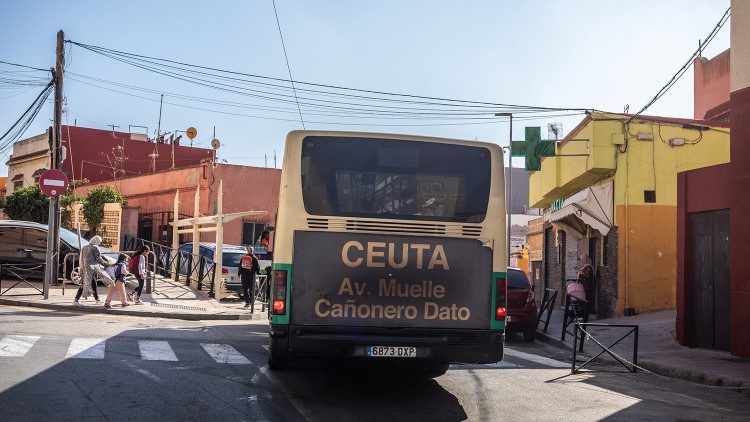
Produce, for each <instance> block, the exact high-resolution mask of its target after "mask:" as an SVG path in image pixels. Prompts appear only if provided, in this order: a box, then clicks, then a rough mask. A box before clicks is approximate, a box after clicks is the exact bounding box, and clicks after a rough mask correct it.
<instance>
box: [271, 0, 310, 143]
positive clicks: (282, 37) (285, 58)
mask: <svg viewBox="0 0 750 422" xmlns="http://www.w3.org/2000/svg"><path fill="white" fill-rule="evenodd" d="M271 3H273V14H274V15H275V16H276V27H278V28H279V38H281V48H282V49H283V50H284V60H286V69H287V70H288V71H289V81H290V83H291V84H292V91H293V92H294V101H295V102H296V103H297V111H298V112H299V121H300V122H301V123H302V129H305V119H303V118H302V109H300V108H299V99H298V98H297V90H296V89H294V77H292V67H291V66H289V56H287V54H286V44H284V34H282V33H281V23H279V13H278V12H277V11H276V0H271Z"/></svg>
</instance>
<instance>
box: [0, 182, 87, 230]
mask: <svg viewBox="0 0 750 422" xmlns="http://www.w3.org/2000/svg"><path fill="white" fill-rule="evenodd" d="M77 200H78V197H77V196H75V195H73V193H72V192H71V191H70V190H67V191H65V193H64V194H63V195H61V196H60V222H61V224H62V225H63V226H66V227H67V226H70V217H71V214H72V211H73V210H72V207H71V205H72V204H73V202H75V201H77ZM0 208H1V209H3V211H5V214H6V215H7V216H8V218H10V219H12V220H24V221H33V222H36V223H42V224H47V219H48V218H49V198H48V197H47V196H46V195H45V194H44V192H42V190H41V189H40V188H39V185H33V186H27V187H25V188H21V189H17V190H15V191H13V193H11V194H10V195H8V196H7V197H6V198H5V201H3V203H1V204H0Z"/></svg>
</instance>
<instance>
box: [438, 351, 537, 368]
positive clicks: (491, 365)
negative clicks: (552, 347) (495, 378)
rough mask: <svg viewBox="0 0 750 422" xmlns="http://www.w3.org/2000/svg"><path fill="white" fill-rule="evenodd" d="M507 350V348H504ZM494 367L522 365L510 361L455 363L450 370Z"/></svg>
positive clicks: (519, 366)
mask: <svg viewBox="0 0 750 422" xmlns="http://www.w3.org/2000/svg"><path fill="white" fill-rule="evenodd" d="M506 350H507V349H506ZM467 368H468V369H490V368H492V369H495V368H523V366H521V365H518V364H515V363H510V362H506V361H502V362H498V363H487V364H479V365H471V364H455V365H451V366H450V369H451V370H461V369H467Z"/></svg>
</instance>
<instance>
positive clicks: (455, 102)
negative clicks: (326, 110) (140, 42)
mask: <svg viewBox="0 0 750 422" xmlns="http://www.w3.org/2000/svg"><path fill="white" fill-rule="evenodd" d="M66 42H69V43H72V44H74V45H76V46H79V47H81V48H84V49H86V50H89V51H91V52H94V53H97V54H100V55H103V56H106V57H109V58H112V59H114V60H119V61H125V60H124V59H123V58H122V57H120V56H126V57H132V58H137V59H140V60H144V59H146V60H155V61H160V62H164V63H170V64H173V65H179V66H186V67H190V68H196V69H203V70H209V71H213V72H221V73H226V74H231V75H239V76H245V77H250V78H256V79H263V80H271V81H277V82H286V83H289V82H294V83H295V84H300V85H307V86H314V87H320V88H329V89H335V90H341V91H349V92H361V93H368V94H374V95H383V96H388V97H403V98H411V99H421V100H432V101H442V102H444V103H443V104H440V105H443V106H463V107H472V106H485V107H487V106H489V107H509V108H518V109H533V110H539V111H581V112H585V111H590V110H591V109H590V108H575V107H544V106H528V105H518V104H506V103H492V102H483V101H473V100H459V99H452V98H441V97H431V96H422V95H414V94H402V93H394V92H386V91H376V90H368V89H359V88H349V87H343V86H337V85H329V84H322V83H314V82H304V81H297V80H295V81H291V80H289V79H284V78H276V77H270V76H261V75H255V74H249V73H243V72H236V71H231V70H225V69H218V68H213V67H208V66H201V65H195V64H188V63H184V62H179V61H175V60H169V59H163V58H156V57H152V56H144V55H140V54H134V53H127V52H123V51H118V50H112V49H107V48H104V47H99V46H94V45H89V44H84V43H79V42H76V41H72V40H67V41H66ZM129 64H131V65H134V66H135V65H136V64H133V63H132V62H131V63H129ZM164 66H167V65H164ZM172 67H173V68H175V67H174V66H172ZM146 70H151V69H146ZM182 70H184V71H187V69H182ZM193 72H195V71H193ZM213 76H216V77H222V78H227V77H226V76H221V75H213ZM246 82H251V81H246ZM256 83H257V82H256ZM276 86H278V85H276ZM297 89H299V90H301V91H302V89H300V88H297ZM316 92H321V93H327V94H336V93H331V92H327V91H316ZM336 95H351V94H341V93H338V94H336ZM366 98H369V99H377V100H379V101H405V100H399V99H398V98H395V99H394V98H373V97H366ZM416 103H418V102H416ZM429 104H434V103H429ZM462 104H463V105H462Z"/></svg>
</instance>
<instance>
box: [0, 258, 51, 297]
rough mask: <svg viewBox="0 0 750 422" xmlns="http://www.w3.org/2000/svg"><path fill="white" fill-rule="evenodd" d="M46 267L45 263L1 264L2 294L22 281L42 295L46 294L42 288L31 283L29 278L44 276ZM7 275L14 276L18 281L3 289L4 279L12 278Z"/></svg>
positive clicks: (0, 288) (34, 294)
mask: <svg viewBox="0 0 750 422" xmlns="http://www.w3.org/2000/svg"><path fill="white" fill-rule="evenodd" d="M44 268H45V264H0V296H2V295H4V294H6V293H7V292H8V290H10V289H12V288H14V287H16V286H18V285H19V284H22V283H23V284H26V285H28V286H30V287H31V288H33V289H34V290H36V291H37V292H39V294H40V295H44V292H43V291H42V290H40V289H39V288H37V287H36V286H35V285H33V284H31V283H30V282H29V280H28V279H29V278H32V277H39V276H41V277H44ZM6 275H10V276H12V280H14V281H16V283H15V284H13V285H12V286H10V287H8V288H6V289H5V290H3V279H9V278H10V277H6ZM17 296H36V293H32V294H28V293H26V294H21V295H17Z"/></svg>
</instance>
